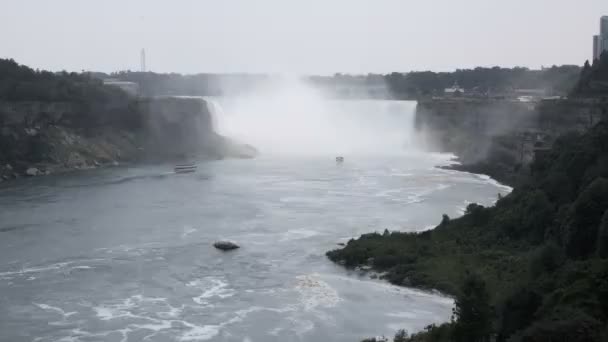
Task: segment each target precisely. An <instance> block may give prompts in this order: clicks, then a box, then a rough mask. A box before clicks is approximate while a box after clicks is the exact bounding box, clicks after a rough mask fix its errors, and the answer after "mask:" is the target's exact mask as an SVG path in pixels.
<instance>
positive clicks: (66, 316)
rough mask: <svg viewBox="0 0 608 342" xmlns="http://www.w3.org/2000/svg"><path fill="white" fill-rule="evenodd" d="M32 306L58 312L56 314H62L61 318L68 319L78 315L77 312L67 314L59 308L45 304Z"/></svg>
mask: <svg viewBox="0 0 608 342" xmlns="http://www.w3.org/2000/svg"><path fill="white" fill-rule="evenodd" d="M32 304H34V305H36V306H37V307H39V308H41V309H42V310H46V311H53V312H56V313H58V314H60V315H61V316H63V317H64V318H68V317H70V316H72V315H75V314H77V312H75V311H71V312H65V311H64V310H63V309H62V308H58V307H56V306H51V305H48V304H44V303H32Z"/></svg>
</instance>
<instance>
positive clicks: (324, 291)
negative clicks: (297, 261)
mask: <svg viewBox="0 0 608 342" xmlns="http://www.w3.org/2000/svg"><path fill="white" fill-rule="evenodd" d="M295 290H296V291H297V292H298V293H299V294H300V304H301V306H302V307H303V308H304V310H306V311H310V310H315V309H317V308H319V307H323V308H330V307H334V306H336V305H337V304H338V303H339V302H340V301H341V300H342V299H341V298H340V297H339V296H338V292H337V291H336V290H335V289H334V288H332V287H331V286H330V285H329V284H328V283H326V282H324V281H323V280H321V278H320V276H319V275H318V274H309V275H301V276H297V277H296V286H295Z"/></svg>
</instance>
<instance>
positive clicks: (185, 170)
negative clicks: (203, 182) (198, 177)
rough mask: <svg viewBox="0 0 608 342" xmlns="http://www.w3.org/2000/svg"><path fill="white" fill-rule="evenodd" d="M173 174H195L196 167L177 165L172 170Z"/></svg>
mask: <svg viewBox="0 0 608 342" xmlns="http://www.w3.org/2000/svg"><path fill="white" fill-rule="evenodd" d="M173 171H175V173H191V172H196V165H194V164H178V165H175V167H174V168H173Z"/></svg>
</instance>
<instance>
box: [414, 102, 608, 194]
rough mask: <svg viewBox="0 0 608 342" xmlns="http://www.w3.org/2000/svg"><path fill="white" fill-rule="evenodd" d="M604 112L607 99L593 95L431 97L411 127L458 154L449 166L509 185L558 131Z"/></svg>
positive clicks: (584, 126) (436, 146) (577, 128)
mask: <svg viewBox="0 0 608 342" xmlns="http://www.w3.org/2000/svg"><path fill="white" fill-rule="evenodd" d="M607 116H608V103H606V101H605V100H598V99H547V100H541V101H535V102H522V101H519V100H517V99H499V100H493V99H471V98H434V99H425V100H421V101H419V102H418V106H417V109H416V118H415V126H416V128H417V130H418V132H419V133H420V134H421V136H422V137H423V138H424V139H425V141H426V144H427V146H428V147H429V148H430V149H432V150H436V151H441V152H452V153H454V154H455V155H457V156H458V158H459V161H460V162H461V163H462V165H458V166H455V167H454V168H456V169H460V170H463V171H470V172H475V173H484V174H488V175H490V176H492V177H494V178H496V179H498V180H499V181H502V182H505V183H510V184H514V183H515V182H516V181H517V177H518V174H519V173H520V171H521V170H524V169H525V168H526V167H527V166H528V165H529V164H530V162H531V161H532V160H533V159H534V158H535V156H537V155H542V153H543V152H544V151H547V149H548V148H549V147H550V146H551V145H552V143H553V141H554V140H555V139H556V138H557V137H558V136H559V135H562V134H565V133H568V132H584V131H586V130H588V129H590V128H591V127H593V126H594V125H595V124H596V123H597V122H599V121H600V120H601V119H602V118H606V117H607Z"/></svg>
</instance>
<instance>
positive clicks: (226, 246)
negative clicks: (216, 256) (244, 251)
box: [213, 241, 241, 251]
mask: <svg viewBox="0 0 608 342" xmlns="http://www.w3.org/2000/svg"><path fill="white" fill-rule="evenodd" d="M213 247H215V248H217V249H220V250H222V251H230V250H233V249H237V248H240V247H241V246H239V245H237V244H236V243H234V242H232V241H217V242H215V243H214V244H213Z"/></svg>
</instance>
